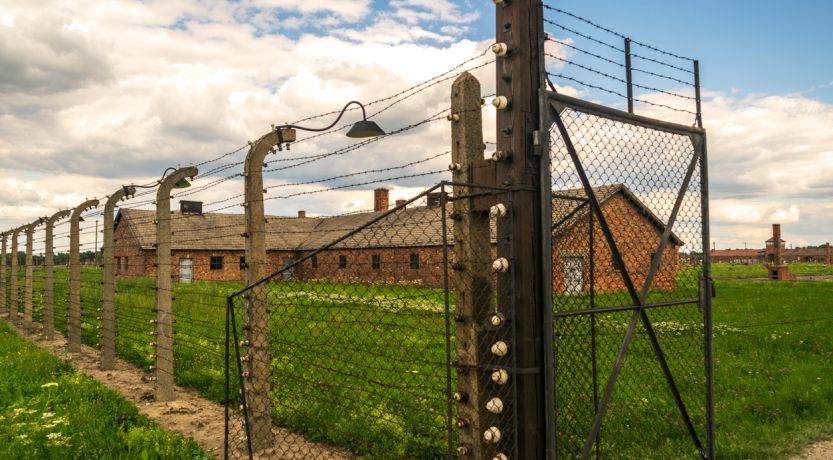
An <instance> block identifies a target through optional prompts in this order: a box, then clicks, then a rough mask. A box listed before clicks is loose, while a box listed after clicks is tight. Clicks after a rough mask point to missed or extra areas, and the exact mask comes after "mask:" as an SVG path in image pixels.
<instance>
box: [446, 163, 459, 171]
mask: <svg viewBox="0 0 833 460" xmlns="http://www.w3.org/2000/svg"><path fill="white" fill-rule="evenodd" d="M460 169H461V166H460V163H451V164H449V165H448V170H449V171H459V170H460Z"/></svg>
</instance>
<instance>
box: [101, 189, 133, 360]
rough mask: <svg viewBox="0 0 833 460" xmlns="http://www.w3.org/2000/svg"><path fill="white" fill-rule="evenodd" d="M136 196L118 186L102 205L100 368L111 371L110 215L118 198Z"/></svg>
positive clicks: (113, 323)
mask: <svg viewBox="0 0 833 460" xmlns="http://www.w3.org/2000/svg"><path fill="white" fill-rule="evenodd" d="M135 193H136V188H135V187H133V186H127V187H122V188H120V189H118V190H117V191H116V192H114V193H113V194H112V195H110V196H109V197H107V201H106V202H105V203H104V242H103V246H104V247H103V248H102V251H101V252H102V255H101V265H102V269H103V271H104V274H103V278H104V279H103V282H102V285H101V363H100V366H101V369H102V370H111V369H113V368H114V367H115V364H116V302H115V300H116V280H115V278H116V276H115V274H116V251H115V247H116V246H115V239H114V236H113V232H114V228H113V220H114V219H113V212H115V209H116V203H118V202H119V200H121V199H122V198H124V197H126V196H130V195H133V194H135Z"/></svg>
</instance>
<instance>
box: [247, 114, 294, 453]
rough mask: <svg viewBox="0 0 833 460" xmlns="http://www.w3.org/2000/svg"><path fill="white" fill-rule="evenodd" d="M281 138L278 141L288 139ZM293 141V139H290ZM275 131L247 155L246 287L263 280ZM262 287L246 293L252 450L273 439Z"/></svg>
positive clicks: (270, 389)
mask: <svg viewBox="0 0 833 460" xmlns="http://www.w3.org/2000/svg"><path fill="white" fill-rule="evenodd" d="M289 137H290V136H289V135H287V136H284V137H282V138H281V139H287V138H289ZM292 138H293V139H294V135H293V136H292ZM278 141H279V139H278V132H277V130H275V131H273V132H271V133H269V134H266V135H265V136H263V137H261V138H260V139H258V140H257V141H255V142H254V143H252V146H251V148H250V149H249V153H248V155H246V162H245V164H244V167H243V168H244V171H243V176H244V177H245V194H246V202H245V204H244V207H245V210H246V234H245V237H246V285H247V286H248V285H251V284H253V283H254V282H256V281H258V280H260V279H262V278H264V277H265V276H266V274H267V271H268V270H267V269H268V264H269V260H268V258H267V255H266V217H265V214H264V208H263V161H264V160H265V159H266V155H268V154H269V152H271V150H272V147H273V146H275V145H276V144H277V143H278ZM267 295H268V292H266V288H265V287H260V288H255V289H252V290H250V291H249V293H248V302H247V308H246V341H247V342H248V346H247V348H246V349H247V360H246V367H247V371H248V377H246V381H245V385H246V405H247V410H248V416H249V437H250V439H251V443H252V450H254V451H259V450H262V449H265V448H268V447H271V446H272V444H273V442H274V439H273V436H272V398H271V393H272V385H271V374H272V373H271V371H270V363H271V358H270V354H269V311H268V305H267V301H266V300H267Z"/></svg>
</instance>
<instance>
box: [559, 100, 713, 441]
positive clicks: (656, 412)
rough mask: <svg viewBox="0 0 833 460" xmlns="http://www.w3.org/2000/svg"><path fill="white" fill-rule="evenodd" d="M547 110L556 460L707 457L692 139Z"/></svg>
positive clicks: (700, 232) (641, 122)
mask: <svg viewBox="0 0 833 460" xmlns="http://www.w3.org/2000/svg"><path fill="white" fill-rule="evenodd" d="M550 101H551V102H552V105H551V110H552V112H551V114H550V116H551V117H552V120H553V121H554V124H553V126H552V129H551V133H550V134H551V150H550V160H551V171H550V172H551V180H552V195H551V200H552V226H551V231H552V252H551V257H552V267H553V279H552V287H553V318H554V319H553V341H554V343H553V351H554V368H555V369H554V376H555V382H554V393H555V418H554V420H555V436H556V439H555V442H556V451H557V456H558V457H559V458H591V457H593V458H646V457H650V458H693V457H697V456H703V455H706V450H705V447H704V446H706V444H707V442H708V440H709V439H711V437H710V436H709V435H708V431H709V424H708V423H707V417H708V416H707V407H708V401H709V398H710V394H709V391H710V390H709V389H708V388H709V382H708V381H710V370H709V368H708V367H707V364H708V363H709V357H708V352H707V347H708V346H709V342H708V341H709V340H710V334H711V330H710V328H711V326H710V317H709V316H708V315H707V314H706V311H707V310H709V308H710V301H709V297H708V296H704V295H703V289H701V286H702V285H703V284H702V283H703V274H704V264H705V262H704V258H703V257H702V254H703V248H704V228H705V227H704V225H703V221H704V217H703V216H704V210H705V208H704V207H705V206H707V204H706V202H705V201H704V200H703V190H704V189H703V181H702V177H701V173H700V170H701V169H700V168H701V166H702V164H701V160H702V159H703V155H704V151H703V149H704V134H703V132H702V130H700V129H697V128H688V127H684V126H677V125H671V124H668V123H662V122H658V121H653V120H649V119H646V118H642V117H637V116H633V115H629V114H625V113H622V112H618V111H614V110H610V109H606V108H602V107H599V106H595V105H593V104H588V103H584V102H581V101H578V100H575V99H571V98H568V97H564V96H561V95H556V94H552V95H550Z"/></svg>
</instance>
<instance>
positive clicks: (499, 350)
mask: <svg viewBox="0 0 833 460" xmlns="http://www.w3.org/2000/svg"><path fill="white" fill-rule="evenodd" d="M508 352H509V345H507V344H506V342H504V341H503V340H498V341H497V342H495V343H493V344H492V354H494V355H496V356H506V353H508Z"/></svg>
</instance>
